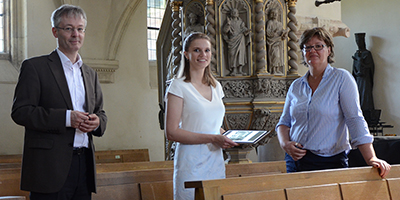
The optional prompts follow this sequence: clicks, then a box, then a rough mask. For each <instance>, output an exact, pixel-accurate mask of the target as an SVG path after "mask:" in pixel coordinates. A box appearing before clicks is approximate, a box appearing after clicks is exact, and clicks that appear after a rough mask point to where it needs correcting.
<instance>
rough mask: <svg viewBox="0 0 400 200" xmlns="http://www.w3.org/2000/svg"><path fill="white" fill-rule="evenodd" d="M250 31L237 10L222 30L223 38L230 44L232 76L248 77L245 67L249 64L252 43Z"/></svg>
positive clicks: (229, 65) (229, 55)
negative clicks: (249, 51)
mask: <svg viewBox="0 0 400 200" xmlns="http://www.w3.org/2000/svg"><path fill="white" fill-rule="evenodd" d="M250 31H251V30H250V29H248V28H247V27H246V25H245V23H244V22H243V20H242V19H241V18H240V17H239V11H238V9H236V8H233V9H232V10H231V13H230V16H229V17H228V18H227V19H226V22H225V24H224V26H223V28H222V32H223V38H224V40H225V42H226V43H227V44H228V69H229V71H230V73H229V75H230V76H236V75H246V74H245V73H243V66H245V65H246V64H247V51H246V47H247V44H249V43H250V40H249V39H248V38H249V34H250Z"/></svg>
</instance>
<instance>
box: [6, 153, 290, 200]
mask: <svg viewBox="0 0 400 200" xmlns="http://www.w3.org/2000/svg"><path fill="white" fill-rule="evenodd" d="M146 166H147V167H146ZM96 168H97V172H98V174H97V194H94V195H93V199H95V200H96V199H100V200H103V199H115V200H118V199H121V200H125V199H160V198H161V199H172V193H173V191H172V179H173V161H159V162H131V163H101V164H97V165H96ZM145 168H147V169H145ZM7 170H8V172H7V173H6V172H5V171H7ZM2 172H3V173H5V174H7V177H5V176H3V175H2ZM285 172H286V165H285V161H276V162H262V163H252V164H229V165H226V176H227V177H246V176H252V175H260V174H271V173H274V174H277V173H285ZM2 180H6V181H5V182H3V181H2ZM0 182H3V183H6V184H7V187H2V185H1V184H0V195H26V197H28V196H27V195H28V194H29V193H28V192H25V191H21V190H19V183H20V168H14V169H2V170H0Z"/></svg>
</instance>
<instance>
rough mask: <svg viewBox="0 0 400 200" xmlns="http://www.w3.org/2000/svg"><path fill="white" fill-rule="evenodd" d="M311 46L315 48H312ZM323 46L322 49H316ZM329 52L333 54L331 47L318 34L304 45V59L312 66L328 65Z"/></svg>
mask: <svg viewBox="0 0 400 200" xmlns="http://www.w3.org/2000/svg"><path fill="white" fill-rule="evenodd" d="M311 46H313V47H314V48H310V47H311ZM321 46H323V47H322V49H319V50H316V48H317V49H318V47H321ZM307 47H308V48H307ZM307 49H309V50H307ZM329 54H331V48H330V47H328V46H326V43H325V42H324V41H322V40H320V39H318V37H317V36H314V37H312V38H311V39H310V40H309V41H308V42H307V43H305V45H304V47H303V55H304V59H305V61H306V63H307V65H308V66H310V67H326V66H328V56H329Z"/></svg>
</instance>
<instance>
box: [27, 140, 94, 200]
mask: <svg viewBox="0 0 400 200" xmlns="http://www.w3.org/2000/svg"><path fill="white" fill-rule="evenodd" d="M89 155H91V154H90V152H89V149H86V148H84V149H83V150H82V149H79V150H74V155H73V156H72V163H71V168H70V170H69V174H68V177H67V180H66V181H65V184H64V186H63V187H62V188H61V190H60V191H59V192H56V193H37V192H31V193H30V199H31V200H90V199H92V193H91V192H90V190H89V188H90V187H89V185H88V182H90V181H87V177H88V175H89V174H91V173H92V172H90V171H88V168H89V167H88V166H89V165H88V162H90V159H91V157H90V156H89Z"/></svg>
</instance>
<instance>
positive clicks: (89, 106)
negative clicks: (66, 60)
mask: <svg viewBox="0 0 400 200" xmlns="http://www.w3.org/2000/svg"><path fill="white" fill-rule="evenodd" d="M88 68H89V66H87V65H85V64H83V65H82V67H81V72H82V76H83V83H84V84H85V100H86V111H87V112H89V113H90V114H91V113H92V112H93V109H94V108H93V106H94V105H92V103H91V101H90V100H89V97H88V94H93V93H94V91H93V86H92V81H93V80H91V78H90V74H89V69H88Z"/></svg>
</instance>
